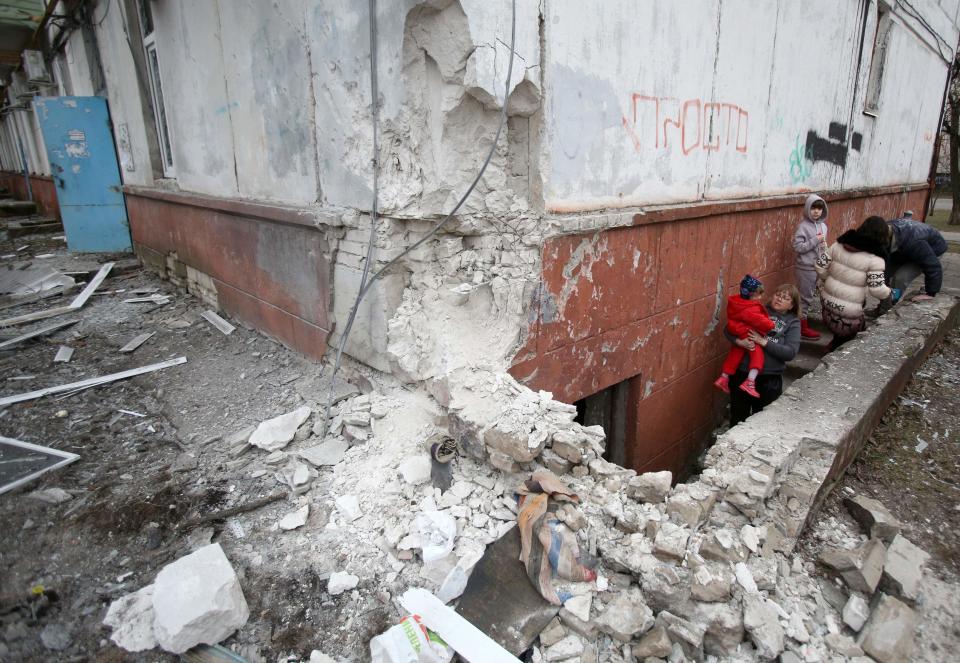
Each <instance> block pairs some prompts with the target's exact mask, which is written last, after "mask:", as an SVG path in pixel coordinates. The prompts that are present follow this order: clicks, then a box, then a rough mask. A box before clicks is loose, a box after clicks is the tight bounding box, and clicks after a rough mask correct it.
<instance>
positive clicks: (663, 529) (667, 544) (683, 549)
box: [653, 522, 690, 561]
mask: <svg viewBox="0 0 960 663" xmlns="http://www.w3.org/2000/svg"><path fill="white" fill-rule="evenodd" d="M689 538H690V530H688V529H686V528H685V527H679V526H677V525H674V524H673V523H670V522H666V523H663V524H662V525H661V526H660V531H659V532H657V538H656V539H654V541H653V554H654V555H656V556H657V557H659V558H661V559H674V560H677V561H680V560H683V558H684V556H685V555H686V554H687V540H688V539H689Z"/></svg>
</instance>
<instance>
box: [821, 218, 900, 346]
mask: <svg viewBox="0 0 960 663" xmlns="http://www.w3.org/2000/svg"><path fill="white" fill-rule="evenodd" d="M889 245H890V227H889V226H888V225H887V222H886V221H884V220H883V219H882V218H881V217H879V216H871V217H869V218H868V219H867V220H865V221H864V222H863V223H861V224H860V227H859V228H855V229H853V230H848V231H847V232H845V233H843V234H842V235H840V237H838V238H837V241H836V243H835V244H834V245H833V246H831V247H830V248H829V249H827V252H826V253H824V254H823V255H821V256H820V257H819V258H817V264H816V270H817V276H818V277H819V278H820V280H821V281H823V288H822V289H821V291H820V304H821V306H822V309H823V322H824V324H825V325H826V326H827V328H828V329H829V330H830V331H831V332H833V340H832V341H831V342H830V349H831V350H836V349H837V348H838V347H840V346H841V345H843V344H844V343H846V342H847V341H849V340H850V339H852V338H853V337H854V336H856V335H857V334H858V333H859V332H861V331H863V330H864V329H866V324H865V321H864V315H863V307H864V305H865V304H866V302H867V293H868V292H869V293H870V294H871V295H872V296H873V297H876V298H877V299H879V300H881V301H882V300H884V299H886V298H887V296H889V295H890V288H888V287H887V286H886V284H885V283H884V282H883V281H884V279H883V270H884V266H885V262H884V259H885V258H886V255H887V247H888V246H889Z"/></svg>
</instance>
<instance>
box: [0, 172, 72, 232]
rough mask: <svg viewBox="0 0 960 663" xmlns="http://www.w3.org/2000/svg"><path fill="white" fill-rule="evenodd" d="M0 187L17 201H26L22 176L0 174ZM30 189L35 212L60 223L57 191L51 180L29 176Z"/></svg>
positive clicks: (39, 176) (6, 173) (44, 177)
mask: <svg viewBox="0 0 960 663" xmlns="http://www.w3.org/2000/svg"><path fill="white" fill-rule="evenodd" d="M0 186H2V187H5V188H6V189H9V191H10V192H11V193H12V194H13V197H14V198H16V199H17V200H28V199H29V196H28V195H27V183H26V181H24V179H23V175H22V174H17V173H10V172H3V173H0ZM30 188H31V189H32V190H33V200H34V201H35V202H36V203H37V210H38V211H39V213H40V214H42V215H43V216H49V217H51V218H54V219H56V220H57V221H62V220H63V219H61V218H60V203H59V202H58V201H57V189H56V187H54V186H53V180H52V179H51V178H50V177H47V176H46V175H31V176H30Z"/></svg>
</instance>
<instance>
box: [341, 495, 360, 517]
mask: <svg viewBox="0 0 960 663" xmlns="http://www.w3.org/2000/svg"><path fill="white" fill-rule="evenodd" d="M335 504H336V505H337V511H339V512H340V515H341V516H343V519H344V520H346V521H347V522H348V523H350V522H353V521H354V520H356V519H357V518H359V517H360V516H362V515H363V512H362V511H361V510H360V500H358V499H357V497H356V495H341V496H340V497H338V498H337V499H336V501H335Z"/></svg>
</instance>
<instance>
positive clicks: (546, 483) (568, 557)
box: [517, 469, 597, 605]
mask: <svg viewBox="0 0 960 663" xmlns="http://www.w3.org/2000/svg"><path fill="white" fill-rule="evenodd" d="M517 494H518V496H519V511H518V513H517V527H518V529H519V530H520V561H521V562H523V565H524V567H525V568H526V570H527V577H528V578H530V582H532V583H533V586H534V587H536V588H537V591H538V592H540V596H542V597H543V598H544V599H546V600H547V601H549V602H550V603H552V604H553V605H562V604H563V602H564V600H565V599H566V598H569V597H563V596H560V595H559V594H558V593H557V591H556V590H555V589H554V587H553V582H552V580H553V577H554V576H560V577H561V578H564V579H566V580H573V581H576V582H588V581H591V580H595V579H596V577H597V574H596V572H595V571H593V569H590V568H588V567H586V566H584V565H583V564H581V562H580V544H579V543H578V542H577V536H576V534H575V533H574V532H572V531H571V530H570V528H569V527H567V526H566V525H565V524H564V523H562V522H561V521H560V520H558V519H557V518H556V515H555V514H556V510H557V508H558V507H559V506H560V503H562V502H573V503H574V504H577V503H579V502H580V498H579V497H578V496H577V494H576V493H574V492H573V491H571V490H570V488H568V487H567V485H566V484H565V483H563V481H561V480H560V479H558V478H557V476H556V475H554V474H553V473H552V472H550V471H549V470H543V469H541V470H537V471H536V472H534V473H533V474H532V475H531V477H530V478H529V479H527V481H525V482H524V484H523V485H522V486H520V488H518V489H517Z"/></svg>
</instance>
